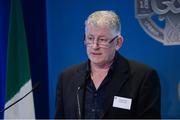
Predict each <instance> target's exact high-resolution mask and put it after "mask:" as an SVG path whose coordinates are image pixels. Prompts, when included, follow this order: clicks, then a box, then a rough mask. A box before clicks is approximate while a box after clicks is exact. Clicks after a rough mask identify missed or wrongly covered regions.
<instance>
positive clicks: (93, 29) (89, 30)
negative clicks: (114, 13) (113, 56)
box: [85, 24, 115, 37]
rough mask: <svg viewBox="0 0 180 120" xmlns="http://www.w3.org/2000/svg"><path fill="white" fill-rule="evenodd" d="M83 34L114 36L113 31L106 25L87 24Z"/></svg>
mask: <svg viewBox="0 0 180 120" xmlns="http://www.w3.org/2000/svg"><path fill="white" fill-rule="evenodd" d="M85 34H86V35H94V36H107V37H108V36H110V37H111V36H114V34H115V31H114V30H112V29H110V28H109V27H108V26H106V25H102V26H100V25H92V24H88V25H86V28H85Z"/></svg>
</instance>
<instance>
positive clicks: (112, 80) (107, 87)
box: [55, 11, 160, 119]
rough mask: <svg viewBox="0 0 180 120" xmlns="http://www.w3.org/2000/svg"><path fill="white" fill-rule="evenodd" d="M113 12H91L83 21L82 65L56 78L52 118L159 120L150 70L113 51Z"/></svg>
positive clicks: (118, 40) (117, 36) (117, 35)
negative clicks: (86, 58)
mask: <svg viewBox="0 0 180 120" xmlns="http://www.w3.org/2000/svg"><path fill="white" fill-rule="evenodd" d="M120 30H121V28H120V20H119V18H118V16H117V14H116V13H114V12H113V11H96V12H94V13H92V14H91V15H90V16H89V17H88V19H87V20H86V22H85V37H84V43H85V46H86V50H87V55H88V58H89V59H88V61H87V62H84V63H81V64H79V65H75V66H73V67H71V68H69V69H66V70H65V71H64V72H63V73H62V74H61V75H60V78H59V81H58V84H57V96H56V114H55V118H92V119H94V118H160V83H159V78H158V75H157V73H156V72H155V70H153V69H151V68H149V67H147V66H146V65H143V64H140V63H137V62H135V61H129V60H127V59H126V58H124V57H123V56H121V55H120V54H119V53H118V52H117V51H118V50H119V48H121V46H122V43H123V38H122V36H121V32H120Z"/></svg>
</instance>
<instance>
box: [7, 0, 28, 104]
mask: <svg viewBox="0 0 180 120" xmlns="http://www.w3.org/2000/svg"><path fill="white" fill-rule="evenodd" d="M7 56H8V57H7V60H8V61H7V80H6V91H7V93H6V101H8V100H10V99H11V98H12V97H13V96H14V95H15V94H16V93H17V92H18V91H19V90H20V88H21V86H23V85H24V84H25V83H26V82H27V81H28V80H29V79H30V68H29V57H28V48H27V41H26V34H25V28H24V20H23V14H22V8H21V3H20V1H19V0H11V14H10V26H9V35H8V55H7Z"/></svg>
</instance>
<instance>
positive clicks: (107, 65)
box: [91, 60, 113, 73]
mask: <svg viewBox="0 0 180 120" xmlns="http://www.w3.org/2000/svg"><path fill="white" fill-rule="evenodd" d="M112 63H113V60H111V61H110V62H108V63H105V64H94V63H92V62H91V71H92V73H94V72H97V71H108V70H109V68H110V67H111V65H112Z"/></svg>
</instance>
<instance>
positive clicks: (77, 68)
mask: <svg viewBox="0 0 180 120" xmlns="http://www.w3.org/2000/svg"><path fill="white" fill-rule="evenodd" d="M86 67H87V62H81V63H79V64H75V65H72V66H70V67H67V68H65V69H64V70H63V71H62V72H61V73H60V74H63V75H64V74H73V73H76V72H81V71H82V70H85V69H86Z"/></svg>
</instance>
